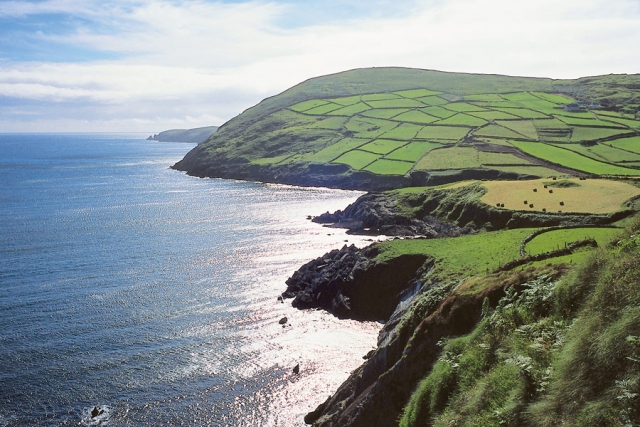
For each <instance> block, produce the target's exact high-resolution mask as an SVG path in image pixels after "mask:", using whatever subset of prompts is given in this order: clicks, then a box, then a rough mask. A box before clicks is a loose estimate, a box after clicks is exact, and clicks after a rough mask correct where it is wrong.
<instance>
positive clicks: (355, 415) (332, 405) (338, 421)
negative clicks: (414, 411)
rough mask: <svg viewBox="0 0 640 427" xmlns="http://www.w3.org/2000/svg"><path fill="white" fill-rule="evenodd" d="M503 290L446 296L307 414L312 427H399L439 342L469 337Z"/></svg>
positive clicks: (502, 286) (501, 286)
mask: <svg viewBox="0 0 640 427" xmlns="http://www.w3.org/2000/svg"><path fill="white" fill-rule="evenodd" d="M506 286H508V285H505V284H502V283H501V284H497V285H495V286H491V287H489V288H487V289H485V290H484V291H482V292H479V293H477V294H472V295H459V294H456V293H453V294H451V295H449V296H448V297H446V298H445V299H444V300H443V301H442V303H440V304H438V305H437V308H436V309H434V311H432V312H430V313H429V314H427V316H426V317H425V318H424V319H423V320H422V321H421V322H420V323H419V326H418V327H417V328H416V329H415V330H414V331H412V333H411V334H410V335H409V336H405V337H395V338H394V339H392V340H391V341H390V342H386V343H384V342H383V343H379V347H378V349H377V350H376V351H375V352H374V354H373V355H372V356H371V358H370V359H369V360H367V361H366V362H365V363H364V364H363V365H362V366H360V367H359V368H358V369H356V370H355V371H354V372H353V373H352V374H351V376H350V377H349V378H348V379H347V381H345V382H344V383H343V384H342V385H341V386H340V388H338V390H337V391H336V393H335V394H334V395H333V396H332V397H330V398H329V399H328V400H327V401H325V402H324V403H323V404H322V405H320V406H319V407H318V408H316V409H315V410H314V411H313V412H311V413H309V414H308V417H309V420H313V425H314V426H315V427H338V426H350V427H365V426H366V427H385V426H390V425H397V419H398V417H399V415H400V413H401V411H402V409H403V408H404V405H406V403H407V401H408V400H409V397H410V396H411V393H412V392H413V390H414V389H415V387H416V385H417V383H418V381H419V380H420V379H422V378H424V376H425V375H426V374H427V373H428V372H429V370H430V369H431V367H432V366H433V363H434V362H435V360H436V359H437V357H438V355H439V354H440V347H439V346H438V342H439V341H440V339H442V338H443V337H447V336H459V335H464V334H467V333H469V332H470V331H471V330H472V329H473V327H474V326H475V325H476V324H477V322H478V321H479V319H480V317H481V310H482V304H483V301H484V300H485V298H486V299H487V300H488V301H489V304H490V306H492V307H493V306H495V305H496V304H497V302H498V300H499V299H500V298H501V297H502V296H504V294H505V288H506ZM381 335H382V334H381ZM380 408H384V410H380Z"/></svg>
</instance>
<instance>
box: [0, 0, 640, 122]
mask: <svg viewBox="0 0 640 427" xmlns="http://www.w3.org/2000/svg"><path fill="white" fill-rule="evenodd" d="M638 46H640V1H639V0H608V1H605V0H581V1H578V0H563V1H561V2H559V1H556V0H536V1H535V2H532V1H526V2H525V1H516V0H510V1H507V0H408V1H402V0H396V1H388V0H378V1H376V0H371V1H360V0H356V1H343V0H328V1H296V0H290V1H279V0H271V1H269V0H266V1H262V0H257V1H230V0H228V1H207V0H136V1H127V0H115V1H104V0H102V1H98V0H40V1H24V0H21V1H3V0H0V132H32V131H36V132H51V131H60V132H66V131H141V132H149V133H156V132H159V131H162V130H164V129H169V128H189V127H198V126H206V125H219V124H222V123H224V122H225V121H227V120H229V119H230V118H232V117H234V116H236V115H237V114H239V113H241V112H242V111H243V110H244V109H246V108H248V107H250V106H252V105H254V104H255V103H257V102H259V101H260V100H261V99H264V98H265V97H268V96H272V95H274V94H277V93H279V92H281V91H283V90H285V89H287V88H288V87H290V86H292V85H294V84H297V83H299V82H301V81H303V80H306V79H308V78H311V77H314V76H318V75H323V74H327V73H334V72H339V71H343V70H348V69H352V68H358V67H371V66H405V67H416V68H427V69H438V70H445V71H461V72H479V73H498V74H509V75H524V76H540V77H553V78H575V77H581V76H588V75H598V74H608V73H638V72H640V55H638Z"/></svg>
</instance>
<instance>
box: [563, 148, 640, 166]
mask: <svg viewBox="0 0 640 427" xmlns="http://www.w3.org/2000/svg"><path fill="white" fill-rule="evenodd" d="M562 147H564V148H567V149H569V150H571V151H575V152H576V153H580V154H582V155H585V156H587V157H591V158H592V159H595V160H600V161H605V162H611V163H619V162H638V161H640V154H636V153H629V152H628V151H624V150H620V149H618V148H614V147H611V146H609V145H606V144H596V145H593V146H589V147H585V146H583V145H580V144H564V145H563V146H562ZM621 166H624V165H621Z"/></svg>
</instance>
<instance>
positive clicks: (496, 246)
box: [376, 228, 533, 278]
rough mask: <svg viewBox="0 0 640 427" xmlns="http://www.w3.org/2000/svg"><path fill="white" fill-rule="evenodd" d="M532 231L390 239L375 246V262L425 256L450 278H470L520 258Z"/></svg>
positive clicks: (518, 230)
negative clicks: (432, 259)
mask: <svg viewBox="0 0 640 427" xmlns="http://www.w3.org/2000/svg"><path fill="white" fill-rule="evenodd" d="M532 232H533V229H530V228H524V229H522V228H521V229H515V230H504V231H494V232H490V233H489V232H482V233H477V234H469V235H465V236H460V237H454V238H443V239H419V240H392V241H387V242H382V243H378V244H376V247H377V248H379V249H380V253H379V254H378V256H377V258H376V260H377V261H387V260H390V259H393V258H396V257H398V256H400V255H403V254H426V255H429V256H432V257H433V258H435V261H436V268H437V269H438V270H439V272H440V273H442V274H446V275H450V277H458V278H464V277H470V276H474V275H477V274H480V273H485V272H486V271H487V270H489V271H492V270H495V269H497V268H498V267H499V266H501V265H503V264H505V263H507V262H509V261H513V260H515V259H518V258H520V243H521V242H522V240H523V239H524V238H525V237H527V236H528V235H530V234H531V233H532Z"/></svg>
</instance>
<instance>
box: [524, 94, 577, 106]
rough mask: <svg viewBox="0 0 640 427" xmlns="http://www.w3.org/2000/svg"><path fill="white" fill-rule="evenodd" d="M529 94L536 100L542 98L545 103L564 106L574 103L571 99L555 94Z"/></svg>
mask: <svg viewBox="0 0 640 427" xmlns="http://www.w3.org/2000/svg"><path fill="white" fill-rule="evenodd" d="M531 94H532V95H533V96H535V97H537V98H542V99H544V100H546V101H549V102H553V103H554V104H562V105H565V104H571V103H573V102H574V100H573V99H571V98H568V97H566V96H564V95H560V94H557V93H547V92H531Z"/></svg>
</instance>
